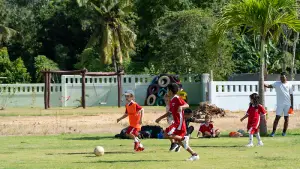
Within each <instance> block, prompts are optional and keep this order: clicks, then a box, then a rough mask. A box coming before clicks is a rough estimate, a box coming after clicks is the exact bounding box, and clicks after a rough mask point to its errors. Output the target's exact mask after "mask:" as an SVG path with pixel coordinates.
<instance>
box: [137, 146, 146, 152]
mask: <svg viewBox="0 0 300 169" xmlns="http://www.w3.org/2000/svg"><path fill="white" fill-rule="evenodd" d="M144 150H145V148H144V147H138V148H137V149H136V150H135V151H136V152H140V151H144Z"/></svg>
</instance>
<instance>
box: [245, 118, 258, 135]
mask: <svg viewBox="0 0 300 169" xmlns="http://www.w3.org/2000/svg"><path fill="white" fill-rule="evenodd" d="M258 129H259V121H257V122H254V123H252V124H248V125H247V130H248V133H249V134H256V133H257V132H258V131H259V130H258Z"/></svg>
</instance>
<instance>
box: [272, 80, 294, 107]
mask: <svg viewBox="0 0 300 169" xmlns="http://www.w3.org/2000/svg"><path fill="white" fill-rule="evenodd" d="M272 86H273V87H274V88H275V91H276V97H277V106H278V105H287V106H291V96H290V94H293V88H292V85H290V84H289V83H288V82H286V83H282V82H281V81H278V82H275V83H273V84H272Z"/></svg>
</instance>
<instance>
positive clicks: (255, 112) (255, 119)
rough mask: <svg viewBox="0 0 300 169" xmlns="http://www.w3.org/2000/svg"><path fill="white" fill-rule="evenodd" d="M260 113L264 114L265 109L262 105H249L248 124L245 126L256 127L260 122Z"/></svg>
mask: <svg viewBox="0 0 300 169" xmlns="http://www.w3.org/2000/svg"><path fill="white" fill-rule="evenodd" d="M260 113H262V114H266V113H267V112H266V110H265V109H264V108H263V106H262V105H260V104H259V105H258V106H257V107H255V106H252V105H250V106H249V109H248V111H247V115H248V126H247V128H248V129H249V128H251V127H252V128H258V126H259V122H260Z"/></svg>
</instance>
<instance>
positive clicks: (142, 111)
mask: <svg viewBox="0 0 300 169" xmlns="http://www.w3.org/2000/svg"><path fill="white" fill-rule="evenodd" d="M139 113H141V119H140V124H143V116H144V108H142V109H141V110H140V111H139Z"/></svg>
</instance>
